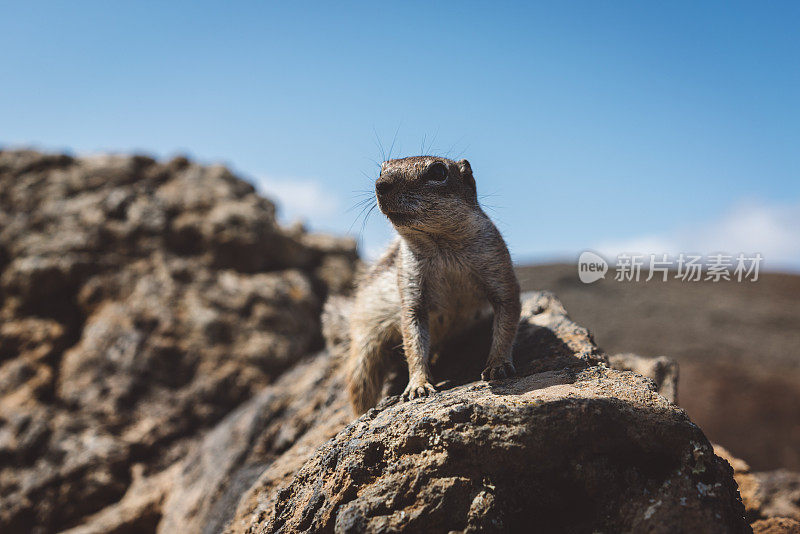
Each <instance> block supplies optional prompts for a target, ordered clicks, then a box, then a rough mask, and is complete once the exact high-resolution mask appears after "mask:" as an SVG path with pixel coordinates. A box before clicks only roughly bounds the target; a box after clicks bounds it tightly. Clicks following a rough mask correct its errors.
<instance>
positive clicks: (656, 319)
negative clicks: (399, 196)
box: [519, 264, 800, 470]
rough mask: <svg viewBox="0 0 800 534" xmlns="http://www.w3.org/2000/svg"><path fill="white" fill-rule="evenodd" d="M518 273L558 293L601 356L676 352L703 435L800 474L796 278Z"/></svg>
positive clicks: (539, 268) (683, 401)
mask: <svg viewBox="0 0 800 534" xmlns="http://www.w3.org/2000/svg"><path fill="white" fill-rule="evenodd" d="M519 276H520V281H521V283H522V286H523V288H524V289H528V290H532V289H542V288H547V289H549V290H551V291H553V292H554V293H555V294H556V295H558V297H559V298H560V299H561V301H562V302H563V303H564V305H565V307H566V308H567V310H569V313H570V316H571V317H572V318H573V319H574V320H575V321H576V322H577V323H579V324H582V325H584V326H586V327H587V328H589V329H590V330H591V331H592V332H593V333H594V336H595V340H596V341H597V343H598V345H599V346H600V347H601V348H602V349H604V350H606V351H607V352H608V353H609V354H614V353H617V352H636V353H638V354H641V355H645V356H661V355H663V356H669V357H671V358H675V359H676V360H677V361H678V362H679V364H680V373H681V377H680V390H679V404H680V405H681V406H682V407H683V408H685V409H686V411H687V412H688V413H689V416H690V417H691V418H692V420H693V421H695V422H696V423H697V424H699V425H700V427H701V428H702V429H703V431H704V432H705V433H706V435H707V436H708V437H709V439H711V440H712V441H714V442H717V443H721V444H723V445H725V446H726V447H728V448H729V449H730V450H731V451H732V452H733V453H734V454H735V455H736V456H739V457H740V458H744V459H746V460H747V461H748V462H750V464H751V466H752V467H753V468H754V469H776V468H780V467H785V468H788V469H793V470H800V349H799V348H798V347H800V276H797V275H790V274H778V273H767V274H764V273H761V276H760V278H759V280H758V281H756V282H743V283H737V282H723V283H711V282H704V283H700V282H694V283H690V282H681V281H679V280H674V279H670V280H668V281H667V282H662V281H651V282H648V283H645V282H638V283H633V282H617V281H615V280H614V279H613V276H611V275H606V279H604V280H600V281H599V282H595V283H593V284H588V285H587V284H583V283H581V282H580V281H579V280H578V275H577V268H576V267H575V266H574V265H565V264H547V265H536V266H529V267H521V268H520V269H519Z"/></svg>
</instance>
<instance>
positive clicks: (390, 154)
mask: <svg viewBox="0 0 800 534" xmlns="http://www.w3.org/2000/svg"><path fill="white" fill-rule="evenodd" d="M402 125H403V123H400V124H398V125H397V129H396V130H395V131H394V137H393V138H392V145H391V146H390V147H389V159H392V151H393V150H394V143H395V141H397V134H398V133H400V126H402Z"/></svg>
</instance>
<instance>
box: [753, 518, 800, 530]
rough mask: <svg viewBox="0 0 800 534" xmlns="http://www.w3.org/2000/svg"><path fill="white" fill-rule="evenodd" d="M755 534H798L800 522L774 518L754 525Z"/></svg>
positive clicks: (762, 520)
mask: <svg viewBox="0 0 800 534" xmlns="http://www.w3.org/2000/svg"><path fill="white" fill-rule="evenodd" d="M752 526H753V534H798V533H800V522H798V521H795V520H794V519H789V518H787V517H772V518H770V519H761V520H759V521H756V522H755V523H753V525H752Z"/></svg>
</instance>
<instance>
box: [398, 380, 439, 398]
mask: <svg viewBox="0 0 800 534" xmlns="http://www.w3.org/2000/svg"><path fill="white" fill-rule="evenodd" d="M434 393H436V388H435V387H433V384H431V383H430V382H427V381H423V382H409V383H408V387H406V390H405V391H404V392H403V400H412V399H418V398H420V397H427V396H428V395H433V394H434Z"/></svg>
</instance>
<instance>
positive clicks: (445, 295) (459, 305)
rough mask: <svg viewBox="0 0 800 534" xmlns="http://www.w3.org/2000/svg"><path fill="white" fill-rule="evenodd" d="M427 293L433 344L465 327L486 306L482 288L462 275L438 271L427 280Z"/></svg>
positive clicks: (470, 278)
mask: <svg viewBox="0 0 800 534" xmlns="http://www.w3.org/2000/svg"><path fill="white" fill-rule="evenodd" d="M426 290H427V292H428V312H429V318H430V331H431V337H432V338H433V341H434V342H436V341H438V340H441V339H442V338H444V337H447V336H448V335H449V334H451V333H453V332H456V331H458V330H460V329H462V328H466V327H468V326H469V324H470V323H471V322H472V321H474V320H475V315H476V313H477V312H479V310H480V309H482V308H483V307H485V306H486V305H487V300H486V295H485V294H484V292H483V290H482V288H480V287H479V286H478V284H477V282H476V281H475V280H474V279H473V278H472V277H470V276H468V275H467V274H465V273H462V272H451V271H448V270H445V269H443V270H440V271H438V272H436V273H434V274H433V276H431V277H430V278H429V280H428V283H426Z"/></svg>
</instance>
